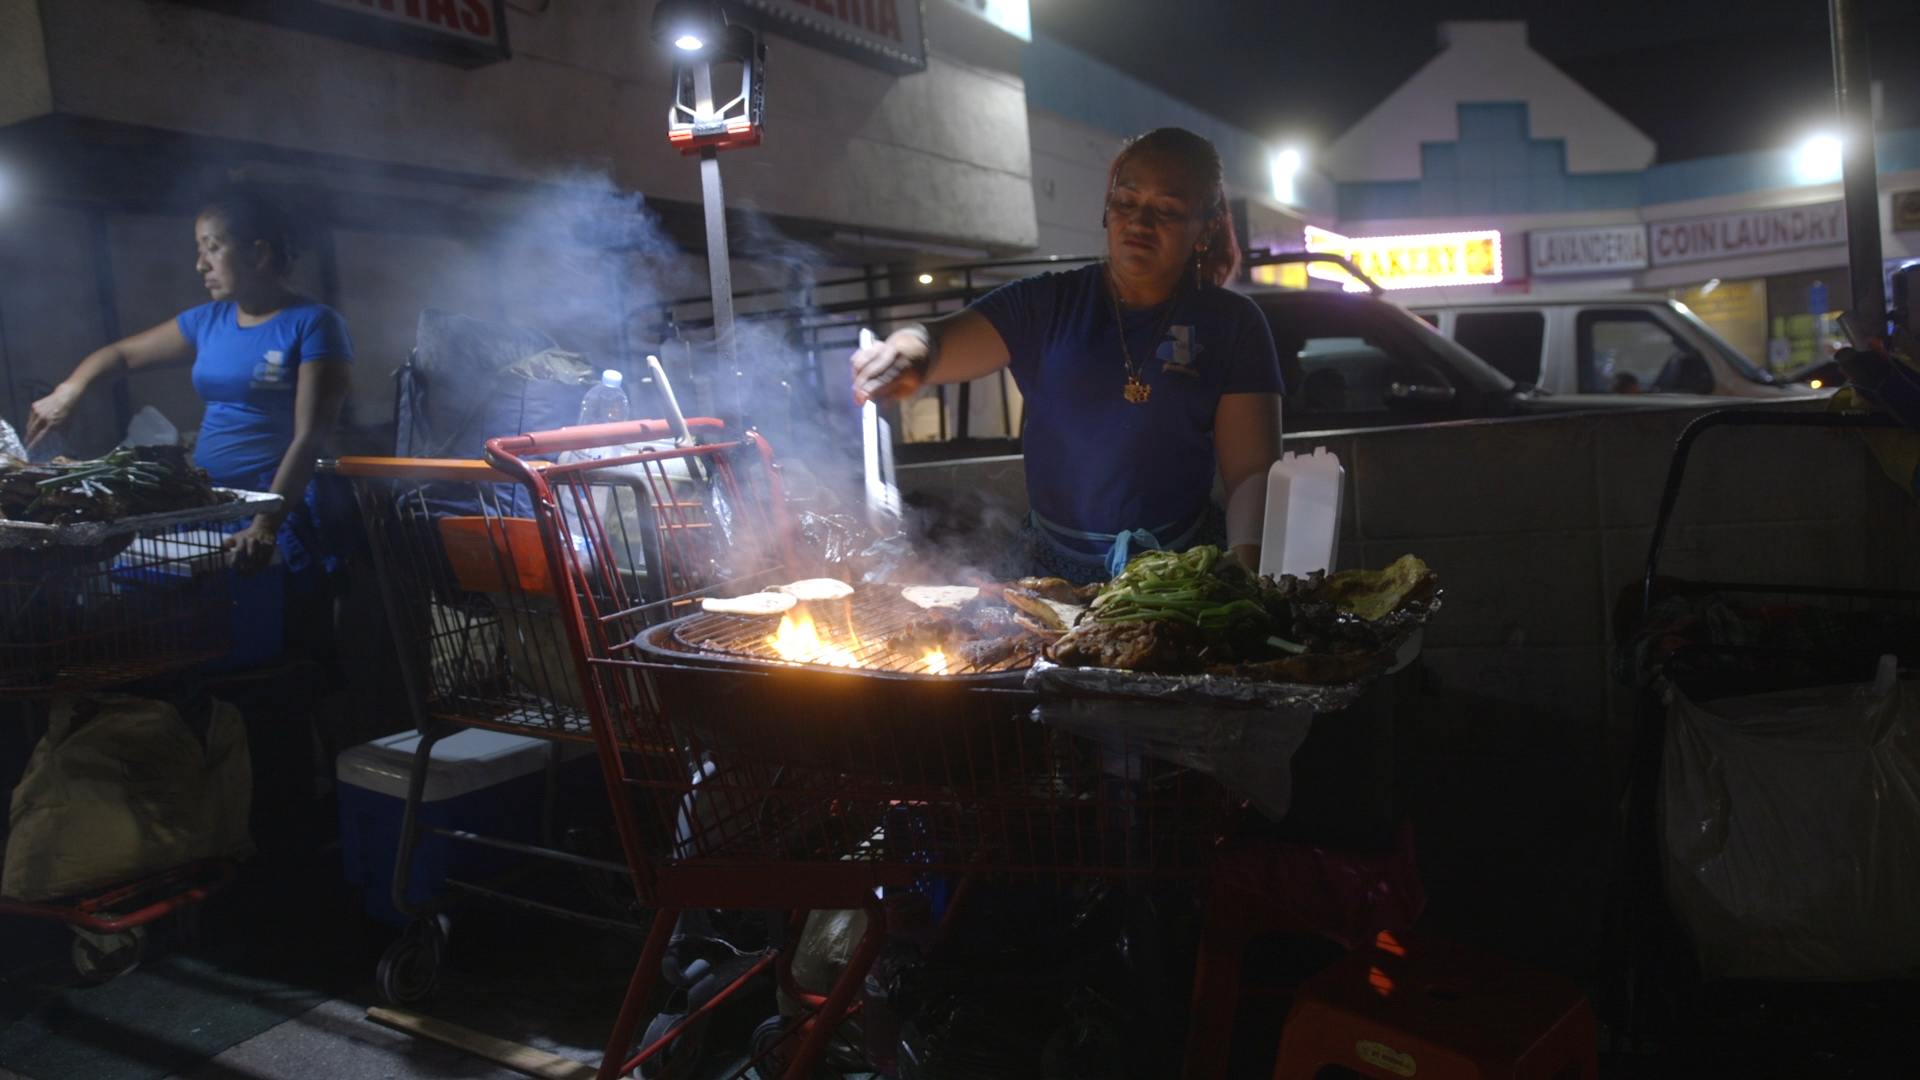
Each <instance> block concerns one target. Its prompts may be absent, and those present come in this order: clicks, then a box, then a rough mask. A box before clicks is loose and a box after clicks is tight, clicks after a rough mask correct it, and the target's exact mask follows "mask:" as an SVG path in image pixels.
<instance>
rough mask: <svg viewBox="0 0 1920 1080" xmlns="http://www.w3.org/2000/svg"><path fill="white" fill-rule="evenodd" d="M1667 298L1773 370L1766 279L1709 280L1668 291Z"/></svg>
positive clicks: (1763, 366)
mask: <svg viewBox="0 0 1920 1080" xmlns="http://www.w3.org/2000/svg"><path fill="white" fill-rule="evenodd" d="M1667 295H1668V296H1671V297H1673V298H1674V299H1675V300H1678V301H1680V302H1681V303H1683V304H1685V305H1687V310H1689V311H1691V312H1693V313H1694V314H1695V315H1697V316H1699V317H1700V321H1701V322H1704V323H1706V324H1707V325H1708V326H1710V327H1712V328H1713V331H1714V333H1716V334H1719V335H1720V337H1721V338H1723V339H1724V340H1725V341H1726V342H1727V344H1729V345H1731V346H1733V347H1734V348H1735V349H1737V350H1739V352H1740V355H1742V356H1744V357H1746V358H1747V360H1749V361H1750V362H1752V363H1753V364H1754V365H1755V366H1756V367H1759V368H1761V369H1763V370H1770V367H1769V365H1768V363H1767V338H1768V333H1767V282H1766V279H1765V278H1748V279H1746V280H1743V281H1735V280H1715V281H1709V282H1706V283H1705V284H1702V285H1693V286H1689V287H1688V288H1684V289H1669V290H1667Z"/></svg>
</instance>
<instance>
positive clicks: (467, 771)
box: [334, 728, 593, 802]
mask: <svg viewBox="0 0 1920 1080" xmlns="http://www.w3.org/2000/svg"><path fill="white" fill-rule="evenodd" d="M419 745H420V733H419V732H417V731H403V732H400V733H399V734H398V735H389V736H387V737H386V738H384V739H375V740H373V741H372V742H369V743H362V744H360V745H359V746H355V747H351V748H349V749H347V750H343V751H341V753H340V758H339V760H338V761H337V762H336V763H335V767H334V776H335V777H336V778H338V779H339V781H340V783H342V784H351V785H352V786H354V787H357V788H361V789H363V790H366V791H374V792H378V793H380V794H382V795H391V796H393V797H394V798H396V799H404V798H406V797H407V778H408V777H409V776H410V775H411V774H412V772H413V754H414V751H415V750H416V749H418V748H419ZM591 753H593V747H591V746H586V745H584V744H580V743H563V744H562V745H561V750H560V756H561V758H562V759H563V760H571V759H573V758H579V757H585V756H586V755H588V754H591ZM546 764H547V742H546V740H544V739H534V738H529V737H527V736H525V735H511V734H508V733H507V732H504V731H489V730H487V729H485V728H468V729H467V730H465V731H460V732H456V733H455V734H452V735H449V736H447V737H446V738H444V739H441V740H440V741H439V742H437V743H434V744H433V763H432V764H431V765H430V766H428V768H427V787H426V791H425V792H424V793H423V794H422V795H421V801H422V802H441V801H443V800H446V799H453V798H458V797H459V796H461V795H466V794H468V793H470V792H475V791H479V790H481V789H483V788H490V787H492V786H494V785H495V784H503V783H505V782H507V781H508V780H512V779H515V778H516V777H521V776H526V775H527V774H529V773H536V772H539V771H540V770H541V769H543V768H545V767H546Z"/></svg>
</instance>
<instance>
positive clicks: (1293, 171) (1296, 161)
mask: <svg viewBox="0 0 1920 1080" xmlns="http://www.w3.org/2000/svg"><path fill="white" fill-rule="evenodd" d="M1300 164H1301V157H1300V151H1298V150H1295V149H1293V148H1291V147H1289V148H1287V149H1285V150H1282V151H1280V152H1279V153H1277V154H1275V155H1273V165H1272V168H1273V197H1274V198H1276V199H1278V200H1280V201H1281V202H1283V203H1286V204H1287V205H1288V206H1292V205H1293V204H1294V203H1295V202H1296V201H1297V200H1296V196H1295V193H1294V184H1293V180H1294V177H1296V176H1298V175H1299V173H1300Z"/></svg>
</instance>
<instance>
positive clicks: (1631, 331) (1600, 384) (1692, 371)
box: [1575, 310, 1713, 394]
mask: <svg viewBox="0 0 1920 1080" xmlns="http://www.w3.org/2000/svg"><path fill="white" fill-rule="evenodd" d="M1575 325H1576V328H1577V329H1576V333H1577V334H1578V337H1579V364H1580V390H1581V392H1582V393H1587V394H1658V393H1682V394H1711V393H1713V371H1712V369H1711V368H1709V367H1707V362H1706V360H1705V359H1703V358H1702V357H1701V356H1700V354H1699V353H1697V352H1695V351H1694V350H1693V348H1692V347H1691V346H1689V345H1688V344H1687V343H1686V342H1684V341H1682V340H1680V339H1679V338H1677V337H1675V336H1674V334H1673V332H1672V331H1671V330H1668V329H1667V328H1666V327H1665V326H1663V325H1662V324H1661V323H1660V321H1659V320H1658V319H1656V318H1655V317H1654V316H1653V314H1652V313H1651V312H1646V311H1633V310H1621V311H1583V312H1581V313H1580V318H1579V320H1578V321H1577V323H1576V324H1575Z"/></svg>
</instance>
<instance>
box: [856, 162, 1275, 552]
mask: <svg viewBox="0 0 1920 1080" xmlns="http://www.w3.org/2000/svg"><path fill="white" fill-rule="evenodd" d="M1101 224H1102V225H1103V227H1104V228H1105V229H1106V231H1107V257H1106V259H1104V260H1103V261H1101V262H1099V263H1096V264H1094V265H1092V266H1088V267H1085V268H1083V269H1080V270H1074V271H1069V272H1067V273H1055V274H1042V275H1039V276H1037V277H1031V278H1027V279H1025V280H1022V281H1016V282H1013V283H1011V284H1009V285H1005V286H1003V287H1001V288H999V289H996V290H994V291H993V292H992V293H989V294H988V295H986V296H985V297H982V298H981V299H980V300H979V301H978V302H977V303H975V304H973V305H972V306H971V307H969V308H967V309H966V310H965V311H961V312H959V313H957V314H954V315H951V316H948V317H946V318H943V319H938V320H935V321H932V322H927V323H920V324H913V325H909V326H906V327H903V328H901V329H899V330H896V331H894V333H893V334H892V335H890V336H889V337H887V338H886V339H885V340H884V341H880V342H876V343H875V344H873V345H871V346H869V347H867V348H864V349H861V350H860V351H859V352H857V353H855V354H854V357H853V384H854V391H855V394H856V396H858V397H859V398H861V399H862V400H865V399H867V398H873V399H876V400H880V401H893V400H898V399H900V398H904V397H906V396H908V395H909V394H912V393H913V392H914V391H915V390H918V389H919V388H920V387H921V386H924V385H928V384H941V383H960V382H968V381H971V380H973V379H978V378H981V377H982V376H986V375H991V374H993V373H994V372H996V371H999V370H1000V369H1001V368H1007V369H1009V370H1011V371H1012V373H1013V377H1014V381H1015V382H1016V383H1017V384H1018V385H1019V387H1020V390H1021V393H1022V394H1024V395H1025V397H1026V403H1027V404H1026V423H1025V428H1024V430H1023V431H1022V433H1021V434H1022V440H1023V444H1024V449H1025V452H1026V474H1027V492H1028V498H1029V501H1030V504H1031V507H1032V513H1031V514H1030V515H1029V517H1028V520H1027V523H1026V526H1025V527H1024V528H1023V529H1022V531H1021V533H1020V534H1019V536H1018V538H1017V551H1016V556H1017V559H1018V561H1019V562H1021V563H1024V565H1018V566H1014V567H1010V568H1009V569H1010V570H1013V571H1017V572H1018V573H1020V574H1044V575H1052V576H1058V577H1063V578H1066V579H1067V580H1069V581H1072V582H1075V583H1077V584H1085V583H1088V582H1092V581H1103V580H1105V579H1107V578H1109V577H1111V576H1112V575H1113V574H1115V573H1117V572H1118V571H1119V569H1120V568H1121V567H1123V566H1125V565H1126V561H1127V559H1128V557H1129V556H1130V555H1131V554H1135V553H1137V552H1138V551H1140V550H1145V549H1160V548H1165V549H1182V548H1187V547H1192V546H1194V545H1198V544H1226V545H1229V546H1231V547H1232V548H1233V550H1234V551H1235V552H1236V553H1238V554H1239V556H1240V558H1241V560H1242V561H1243V562H1245V563H1246V564H1247V565H1248V566H1258V565H1259V543H1260V527H1261V524H1262V521H1261V519H1262V513H1261V510H1262V507H1263V505H1264V499H1265V477H1266V474H1267V470H1268V468H1269V467H1270V466H1271V465H1272V464H1273V462H1274V460H1275V459H1277V458H1278V457H1279V456H1280V400H1281V395H1282V393H1283V392H1284V386H1283V383H1282V379H1281V375H1280V361H1279V358H1278V356H1277V355H1276V354H1275V351H1274V345H1273V336H1272V332H1271V331H1270V330H1269V329H1268V326H1267V321H1266V318H1265V316H1263V315H1262V314H1261V313H1260V310H1259V308H1258V307H1256V306H1255V305H1254V303H1253V302H1252V301H1251V300H1249V299H1247V298H1246V297H1244V296H1241V295H1240V294H1238V293H1235V292H1231V291H1229V290H1227V289H1225V288H1223V287H1222V285H1223V284H1224V283H1225V282H1226V281H1227V280H1229V279H1230V278H1231V277H1232V276H1233V272H1234V269H1235V268H1236V266H1237V265H1238V263H1239V249H1238V246H1237V243H1236V241H1235V238H1234V234H1233V223H1232V218H1231V216H1230V215H1229V213H1228V210H1227V202H1226V189H1225V186H1224V184H1223V182H1222V168H1221V163H1220V155H1219V153H1218V152H1217V151H1216V150H1215V149H1214V147H1213V144H1212V143H1210V142H1208V141H1207V140H1206V139H1204V138H1202V137H1201V136H1199V135H1196V134H1194V133H1193V132H1190V131H1186V130H1183V129H1180V128H1160V129H1158V130H1155V131H1151V132H1148V133H1147V134H1145V135H1142V136H1139V137H1138V138H1136V139H1133V140H1132V141H1130V142H1128V143H1127V145H1126V146H1125V147H1124V148H1123V149H1122V150H1121V151H1120V154H1119V156H1117V157H1115V158H1114V161H1113V164H1112V165H1111V166H1110V167H1109V169H1108V181H1107V201H1106V213H1105V214H1104V215H1103V217H1102V219H1101ZM1216 469H1218V471H1219V473H1220V475H1221V477H1222V478H1223V479H1224V481H1225V484H1226V490H1227V492H1228V493H1229V500H1228V505H1227V509H1226V511H1225V512H1224V513H1223V512H1222V511H1221V510H1220V509H1219V508H1218V507H1216V506H1215V505H1214V503H1213V501H1212V498H1211V493H1212V488H1213V478H1214V473H1215V470H1216Z"/></svg>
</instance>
